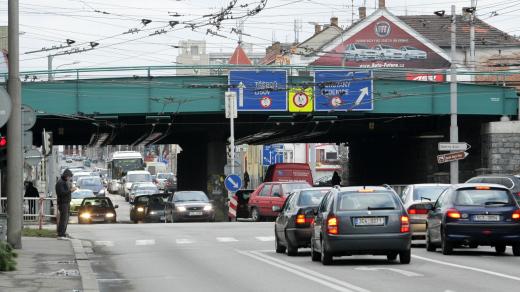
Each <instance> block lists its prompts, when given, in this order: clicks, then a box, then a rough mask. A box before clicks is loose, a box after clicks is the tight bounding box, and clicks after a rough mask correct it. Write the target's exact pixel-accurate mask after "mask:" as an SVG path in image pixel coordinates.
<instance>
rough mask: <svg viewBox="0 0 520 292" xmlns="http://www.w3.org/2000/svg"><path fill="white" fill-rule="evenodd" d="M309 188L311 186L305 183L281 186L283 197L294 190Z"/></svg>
mask: <svg viewBox="0 0 520 292" xmlns="http://www.w3.org/2000/svg"><path fill="white" fill-rule="evenodd" d="M310 187H312V186H311V185H309V184H308V183H305V182H303V183H297V184H282V188H283V191H284V194H285V195H287V194H289V193H291V192H292V191H294V190H299V189H308V188H310Z"/></svg>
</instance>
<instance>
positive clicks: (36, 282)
mask: <svg viewBox="0 0 520 292" xmlns="http://www.w3.org/2000/svg"><path fill="white" fill-rule="evenodd" d="M16 252H17V253H18V257H17V258H16V262H17V265H16V271H13V272H0V291H9V292H22V291H23V292H29V291H31V292H32V291H35V292H36V291H38V292H42V291H49V292H50V291H53V292H54V291H68V292H70V291H83V289H82V279H81V276H80V272H79V268H78V263H77V262H76V256H75V253H74V250H73V248H72V242H71V241H70V240H56V239H55V238H39V237H23V238H22V249H20V250H16Z"/></svg>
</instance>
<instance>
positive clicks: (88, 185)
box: [76, 176, 105, 196]
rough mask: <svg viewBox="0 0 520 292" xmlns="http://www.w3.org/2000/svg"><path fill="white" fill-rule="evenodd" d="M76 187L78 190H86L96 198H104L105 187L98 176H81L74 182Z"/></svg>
mask: <svg viewBox="0 0 520 292" xmlns="http://www.w3.org/2000/svg"><path fill="white" fill-rule="evenodd" d="M76 186H77V187H78V188H80V189H88V190H92V192H94V195H96V196H105V186H104V185H103V181H101V178H100V177H99V176H81V177H79V178H78V180H77V181H76Z"/></svg>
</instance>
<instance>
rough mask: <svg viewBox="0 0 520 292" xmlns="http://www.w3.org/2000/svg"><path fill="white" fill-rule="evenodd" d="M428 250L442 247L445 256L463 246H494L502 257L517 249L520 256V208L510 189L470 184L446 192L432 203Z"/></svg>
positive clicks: (491, 185)
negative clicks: (508, 247) (503, 254)
mask: <svg viewBox="0 0 520 292" xmlns="http://www.w3.org/2000/svg"><path fill="white" fill-rule="evenodd" d="M430 210H431V211H430V212H429V213H428V219H427V220H428V221H427V224H428V225H427V229H426V249H427V250H428V251H435V249H436V248H438V247H440V248H441V249H442V253H443V254H445V255H448V254H451V253H452V252H453V249H454V248H455V247H457V246H459V245H469V246H470V247H478V246H479V245H487V246H494V247H495V251H496V252H497V253H498V254H502V253H504V252H505V250H506V246H507V245H510V246H512V247H513V254H514V255H515V256H520V207H519V206H518V204H517V203H516V201H515V199H514V198H513V195H512V194H511V192H510V191H509V189H508V188H506V187H504V186H502V185H498V184H475V183H466V184H458V185H452V186H450V187H449V188H448V189H446V190H445V191H444V192H443V193H442V194H441V195H440V197H439V198H438V199H437V201H436V202H435V204H434V205H433V204H431V203H430Z"/></svg>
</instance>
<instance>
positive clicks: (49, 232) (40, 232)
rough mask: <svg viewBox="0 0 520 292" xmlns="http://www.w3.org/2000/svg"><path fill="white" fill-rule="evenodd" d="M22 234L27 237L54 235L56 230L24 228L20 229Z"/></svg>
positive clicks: (52, 236)
mask: <svg viewBox="0 0 520 292" xmlns="http://www.w3.org/2000/svg"><path fill="white" fill-rule="evenodd" d="M22 236H28V237H51V238H54V237H56V230H49V229H41V230H40V229H34V228H24V229H23V230H22Z"/></svg>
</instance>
